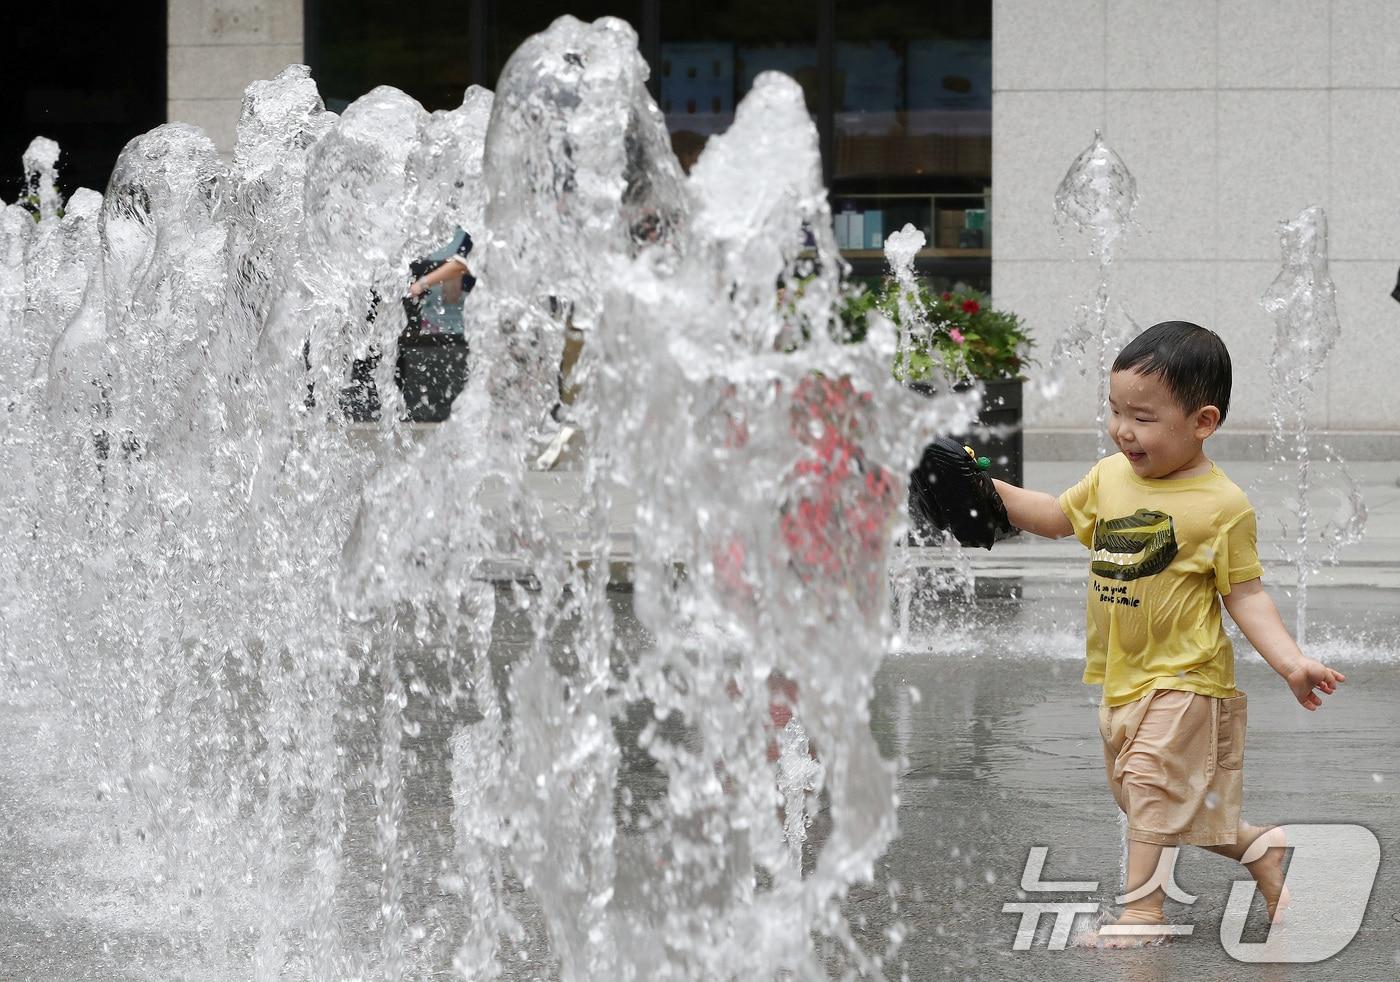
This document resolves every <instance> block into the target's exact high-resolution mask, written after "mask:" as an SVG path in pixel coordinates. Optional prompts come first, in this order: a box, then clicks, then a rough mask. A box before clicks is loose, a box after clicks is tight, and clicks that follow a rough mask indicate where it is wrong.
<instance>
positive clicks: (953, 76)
mask: <svg viewBox="0 0 1400 982" xmlns="http://www.w3.org/2000/svg"><path fill="white" fill-rule="evenodd" d="M935 10H936V13H934V15H933V16H929V13H930V11H929V9H928V8H927V7H926V5H924V4H920V3H910V2H886V3H874V4H863V5H861V6H860V7H858V8H854V9H853V8H852V7H851V6H850V5H845V4H843V5H840V9H838V12H837V16H836V79H835V88H836V112H835V119H834V120H833V124H834V127H833V128H834V140H833V148H834V153H835V160H834V161H833V166H832V175H833V178H834V179H836V180H840V179H842V178H853V177H854V178H877V179H882V180H889V179H891V178H918V177H951V178H964V179H968V180H970V181H973V182H979V181H980V182H986V181H987V180H988V179H990V177H991V169H992V161H991V139H992V132H991V118H992V98H991V89H992V71H991V69H992V56H991V44H992V35H991V10H990V5H989V4H987V3H971V2H962V3H941V4H939V5H938V6H937V7H936V8H935Z"/></svg>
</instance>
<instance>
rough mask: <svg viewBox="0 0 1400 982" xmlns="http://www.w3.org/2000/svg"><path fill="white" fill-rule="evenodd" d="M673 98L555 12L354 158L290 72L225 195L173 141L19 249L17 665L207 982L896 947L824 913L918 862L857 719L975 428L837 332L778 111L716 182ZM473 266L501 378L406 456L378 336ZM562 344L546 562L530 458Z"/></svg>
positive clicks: (797, 145) (19, 217)
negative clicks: (455, 249)
mask: <svg viewBox="0 0 1400 982" xmlns="http://www.w3.org/2000/svg"><path fill="white" fill-rule="evenodd" d="M645 81H646V66H645V64H644V63H643V61H642V59H641V58H640V56H639V55H638V53H637V49H636V36H635V34H634V33H633V31H632V30H631V28H629V27H628V26H627V25H626V24H624V23H622V22H621V21H617V20H613V19H603V20H600V21H598V22H596V23H594V24H591V25H590V24H583V23H580V22H578V21H576V20H574V19H572V18H568V17H566V18H561V19H560V20H559V21H557V22H555V24H554V25H553V26H551V27H550V28H549V30H547V31H545V32H543V33H542V34H540V35H537V36H535V37H533V38H531V39H529V40H528V41H527V42H526V43H525V44H524V45H523V46H522V47H521V49H520V50H519V51H517V52H516V54H515V55H514V56H513V57H512V58H511V59H510V61H509V63H508V64H507V66H506V68H505V70H504V71H503V73H502V75H501V79H500V82H499V85H498V89H497V91H496V93H495V94H494V97H493V96H492V95H491V94H490V93H486V92H484V91H482V90H471V91H469V92H468V93H467V95H466V99H465V100H464V102H463V105H462V107H461V108H459V109H457V110H453V111H452V112H447V113H432V114H429V113H426V112H424V111H423V109H422V108H421V107H420V106H419V105H418V104H417V103H416V102H414V101H413V100H412V99H410V98H409V97H407V96H406V95H404V94H403V93H401V92H398V91H396V90H394V89H390V88H383V87H382V88H378V89H375V90H374V91H372V92H370V93H369V94H367V95H366V96H364V97H363V98H361V99H359V100H357V101H356V102H355V103H354V104H352V105H351V106H350V107H349V108H347V109H346V111H345V112H344V113H343V114H341V115H340V116H336V115H335V114H332V113H328V112H326V111H325V110H324V108H323V106H322V104H321V101H320V98H319V96H318V95H317V93H316V89H315V86H314V83H313V82H312V81H311V79H310V77H309V74H308V72H307V70H306V69H305V68H301V67H296V66H294V67H292V68H289V69H287V70H286V71H284V72H283V73H281V74H280V75H279V76H277V77H276V78H275V79H272V80H269V81H265V82H259V83H255V84H254V85H253V86H251V87H250V88H249V90H248V93H247V95H246V97H245V100H244V104H243V112H242V118H241V120H240V123H239V128H238V142H237V147H236V149H235V152H234V155H233V159H232V162H231V163H230V164H225V163H224V162H223V161H221V160H220V158H219V157H218V155H217V153H216V152H215V150H214V147H213V145H212V144H211V143H210V141H209V140H208V138H207V137H206V136H204V134H203V133H201V132H199V131H198V130H196V129H194V128H191V127H188V126H183V125H180V124H168V125H165V126H161V127H158V128H157V129H155V130H153V131H152V132H150V133H148V134H145V135H144V136H141V137H138V138H137V139H136V140H133V141H132V142H131V143H130V144H129V145H128V146H127V148H126V149H125V150H124V151H123V153H122V155H121V157H120V159H119V160H118V161H117V164H116V167H115V169H114V172H113V177H112V181H111V184H110V186H109V188H108V189H107V193H106V194H105V195H104V196H102V197H101V199H100V200H99V198H98V197H97V196H96V195H94V194H92V193H91V192H79V193H77V194H75V195H74V196H73V197H72V198H71V199H70V200H69V201H68V203H67V205H66V208H65V210H64V211H63V213H62V215H61V216H60V215H59V214H58V208H57V206H56V204H54V203H52V202H51V201H50V199H48V198H45V197H44V196H43V195H44V194H47V193H48V192H47V191H45V192H43V194H41V196H40V200H41V207H40V209H39V215H38V219H37V221H36V220H35V219H34V218H33V217H31V215H30V214H29V213H28V212H27V211H25V210H24V209H22V208H19V207H18V206H9V207H7V208H6V209H5V212H4V215H3V222H2V223H0V235H3V243H0V257H3V268H0V274H3V279H0V286H3V292H0V318H3V320H0V330H3V331H4V332H5V334H6V336H7V337H9V338H10V341H11V351H12V352H15V353H18V355H19V356H18V357H15V358H13V359H12V360H11V362H10V364H9V365H8V366H7V368H6V371H7V373H8V374H9V376H10V377H9V378H8V379H7V381H8V382H10V383H11V385H10V388H9V391H10V392H11V393H13V394H14V395H13V400H12V404H11V406H10V412H9V413H8V414H7V415H6V416H5V418H4V422H3V425H4V431H3V440H2V441H0V454H3V463H4V468H5V471H4V472H5V473H6V474H8V475H10V477H9V478H7V480H6V481H5V482H4V485H3V501H0V507H3V510H4V512H5V516H6V518H7V520H8V521H7V527H8V528H11V529H15V530H26V531H25V532H24V533H23V534H13V535H11V536H9V537H7V539H6V541H5V542H4V543H3V546H2V547H0V565H3V568H4V569H5V571H6V572H7V573H8V574H13V575H12V576H7V582H10V583H12V584H15V586H14V587H13V588H12V591H11V593H10V595H9V596H8V597H7V603H6V604H5V606H4V623H3V631H4V637H5V640H6V642H7V643H6V647H5V654H4V656H3V658H4V663H3V666H4V671H5V674H6V676H7V678H9V679H12V680H15V681H16V684H19V685H23V686H26V687H28V688H29V689H31V690H32V691H33V692H34V693H35V696H34V698H35V699H36V700H39V701H40V702H41V703H43V704H44V705H46V706H48V707H49V708H50V709H51V710H52V711H53V712H54V713H66V714H69V715H67V716H64V717H63V718H64V719H65V720H66V722H65V724H64V725H65V726H71V727H72V730H71V734H72V735H71V738H70V739H71V743H72V749H73V756H74V767H75V768H79V769H80V771H81V773H83V774H84V775H87V777H86V778H85V779H86V780H90V781H91V783H92V786H93V787H94V788H95V789H96V794H97V796H98V798H99V799H100V801H101V803H102V809H103V812H102V814H103V816H104V821H105V822H107V823H108V824H107V825H106V829H107V830H108V831H107V832H106V833H104V838H103V845H104V848H108V849H110V850H112V851H113V852H114V853H115V854H118V855H124V856H126V857H127V858H128V861H130V862H131V863H132V864H133V865H132V867H131V869H130V871H129V874H128V875H129V877H130V883H133V884H137V883H139V884H140V885H141V886H140V888H139V890H138V889H137V888H136V887H134V886H133V887H132V888H131V892H132V895H133V897H135V896H139V897H142V898H145V899H144V900H142V901H141V903H144V904H145V906H144V907H142V908H141V910H142V911H143V913H142V914H141V915H138V916H143V917H146V918H148V919H149V920H150V921H153V922H155V923H158V924H161V925H162V926H163V928H164V929H165V930H166V931H168V933H169V935H170V937H172V938H175V939H177V941H176V942H175V943H176V945H177V947H179V948H180V949H181V950H183V951H185V952H186V953H187V954H188V955H189V957H190V958H191V959H192V960H193V961H194V962H196V963H198V964H199V965H201V966H202V968H203V969H204V970H205V971H207V972H208V973H209V974H211V975H213V976H215V977H236V978H246V977H249V976H250V975H251V976H252V977H254V978H258V979H273V978H278V979H281V978H315V979H322V978H325V979H329V978H360V977H369V976H371V975H372V976H375V977H380V976H382V977H385V978H389V979H401V978H417V977H423V976H425V975H427V974H429V973H432V972H443V971H447V970H448V969H449V968H455V970H456V972H457V973H458V974H459V975H461V976H463V977H468V978H474V979H484V978H495V977H516V976H520V975H525V976H531V977H533V976H536V975H539V974H545V975H558V976H559V977H561V978H565V979H585V978H618V979H625V978H649V979H650V978H720V977H773V976H779V975H786V976H787V977H795V978H817V977H825V976H826V975H827V974H829V973H840V972H841V971H843V970H846V969H859V970H861V971H863V972H865V973H867V974H869V975H872V976H879V975H880V974H881V973H882V971H883V966H884V965H885V964H886V962H887V960H888V958H889V956H890V954H891V952H892V951H893V949H894V948H895V947H896V946H897V944H898V941H899V937H900V933H901V932H900V931H899V930H898V928H897V927H896V928H892V929H891V930H890V931H889V934H888V938H887V939H886V940H887V944H885V945H884V946H883V947H880V948H879V950H872V949H870V947H869V945H867V944H863V943H861V942H860V941H859V940H857V938H856V935H855V933H854V932H853V930H852V927H851V925H850V923H849V922H848V920H847V917H846V914H845V912H844V910H843V907H842V901H843V898H844V897H845V896H846V894H847V893H848V891H849V890H850V889H851V887H852V886H853V884H856V883H860V882H863V881H868V880H869V879H870V878H871V877H872V871H873V865H874V863H875V862H876V860H877V859H878V857H879V856H880V855H881V854H882V853H883V852H884V850H885V848H886V846H887V845H888V843H889V842H890V841H891V839H892V837H893V835H894V832H895V825H894V773H893V765H892V764H891V763H890V762H889V761H886V760H884V759H882V757H881V755H880V754H879V752H878V751H877V748H876V745H875V742H874V740H873V738H872V736H871V732H870V726H869V709H868V704H869V700H870V695H871V690H872V679H873V676H874V672H875V669H876V667H877V666H878V665H879V663H880V660H881V658H882V657H883V655H884V654H885V652H886V650H887V648H888V646H889V643H890V639H891V635H892V629H891V627H892V626H891V623H890V621H891V618H890V612H889V603H888V599H887V589H888V588H887V566H888V562H889V549H890V542H891V540H892V538H893V537H894V535H895V534H896V529H897V527H898V526H899V525H900V524H901V518H900V516H901V515H902V512H903V506H904V475H905V474H907V473H908V472H909V470H910V468H911V466H912V464H913V461H914V459H915V456H916V453H917V450H918V448H919V447H921V446H923V445H924V443H926V442H928V440H929V439H931V437H932V436H933V435H934V433H935V432H936V431H937V430H938V429H939V428H940V427H947V426H954V427H957V426H963V425H966V423H967V422H968V419H967V418H966V415H965V413H966V408H965V400H964V399H962V398H961V397H956V398H955V397H952V396H951V395H950V396H949V397H947V398H942V399H926V398H923V397H920V396H914V395H911V394H909V393H908V392H907V391H906V390H905V389H904V388H903V387H902V386H901V385H900V384H899V383H898V382H897V381H896V380H895V379H893V378H892V377H891V373H890V370H889V366H890V364H891V360H892V358H893V356H894V352H895V345H896V338H895V337H894V333H893V330H892V329H891V328H890V326H889V325H888V324H887V323H880V324H876V325H874V326H873V327H872V330H871V334H870V338H869V339H868V341H867V342H866V343H864V344H861V345H848V344H843V343H840V341H839V339H838V338H837V337H835V336H834V334H836V333H839V332H835V331H834V329H833V325H835V324H836V322H837V317H836V314H835V305H836V302H837V298H838V296H839V292H840V278H841V275H842V269H843V267H842V263H841V261H840V257H839V251H838V250H837V248H836V244H835V241H834V239H833V237H832V232H831V216H830V213H829V210H828V206H827V202H826V194H825V189H824V188H823V186H822V184H821V178H820V174H821V168H820V158H819V152H818V141H817V134H816V130H815V128H814V126H813V124H812V121H811V118H810V116H809V115H808V113H807V111H806V108H805V105H804V103H803V98H802V93H801V89H800V88H799V87H798V86H797V84H796V83H795V82H793V81H792V80H791V79H790V78H787V77H786V76H782V75H779V74H776V73H768V74H765V75H761V76H760V77H759V78H758V79H756V80H755V82H754V85H753V88H752V90H751V92H750V93H749V94H748V96H746V98H745V99H744V101H743V102H742V103H741V104H740V105H739V107H738V109H737V112H736V115H735V121H734V124H733V126H732V127H731V129H730V130H729V132H727V133H725V134H721V135H719V136H716V137H714V138H713V139H712V140H711V141H710V143H709V145H708V146H707V148H706V150H705V152H704V153H703V155H702V156H701V158H700V160H699V161H698V163H697V165H696V166H695V168H694V170H693V172H692V173H691V175H690V176H689V177H688V178H687V177H686V176H684V175H682V174H681V172H680V169H679V167H678V165H677V163H676V160H675V158H674V156H673V155H672V153H671V151H670V148H669V143H668V140H667V137H666V132H665V127H664V123H663V120H662V118H661V116H660V114H659V112H658V110H657V109H656V107H655V105H654V104H653V103H652V101H651V99H650V97H649V96H648V94H647V92H646V88H645ZM36 159H37V158H36ZM44 159H45V160H47V159H48V158H47V157H45V158H44ZM27 163H28V161H27ZM40 163H42V161H40ZM40 187H41V188H48V187H51V182H50V184H47V185H46V184H43V183H42V181H41V182H40ZM45 202H47V203H45ZM458 225H460V226H462V227H464V228H468V229H469V230H470V231H471V232H472V234H473V236H474V238H475V240H476V242H477V249H478V250H479V252H478V253H474V263H473V269H474V272H475V273H476V274H477V276H478V283H479V285H478V287H477V293H476V294H474V296H473V304H472V306H473V314H472V317H473V324H472V326H471V327H470V328H469V330H470V332H471V344H472V348H471V359H472V361H471V374H470V379H469V382H468V384H467V386H466V388H465V390H464V391H463V392H462V393H461V395H460V396H459V397H458V399H457V400H456V403H455V405H454V409H453V413H452V416H451V419H450V420H449V421H448V422H447V423H445V424H442V425H441V426H439V427H438V428H437V429H435V430H434V431H433V432H432V433H431V434H430V435H428V436H426V437H425V438H422V439H416V438H415V437H414V436H413V434H412V433H410V431H409V430H408V429H407V428H406V427H405V426H404V425H403V424H402V423H401V421H400V417H401V415H402V413H401V409H402V406H401V405H399V404H396V399H397V396H396V394H395V390H394V386H393V385H392V380H391V373H392V366H393V363H394V357H393V352H394V345H395V343H396V339H397V337H398V335H399V333H400V331H401V329H402V327H403V323H404V320H403V312H402V309H401V307H400V305H399V304H398V303H397V298H398V297H399V296H400V295H401V294H402V291H403V289H404V286H405V283H406V280H405V276H406V271H407V267H408V262H409V260H411V259H412V258H414V257H415V256H417V255H421V254H423V253H425V252H426V251H428V250H429V249H431V248H432V247H433V246H435V245H436V244H438V242H440V241H441V240H442V239H444V238H446V237H447V235H448V234H449V232H450V229H452V228H453V227H454V226H458ZM809 241H814V243H815V245H814V247H810V246H809V245H808V242H809ZM79 283H81V284H82V285H81V287H79V286H78V284H79ZM566 327H572V328H575V329H579V330H583V331H585V332H586V333H587V338H588V343H587V344H586V346H585V349H584V354H583V357H582V361H581V364H580V370H579V377H580V378H581V380H582V382H581V395H580V397H579V399H578V401H577V402H576V404H575V405H574V406H573V407H572V416H573V422H574V423H575V425H577V427H578V429H579V432H580V434H581V439H582V446H583V447H584V465H583V471H582V480H581V484H580V486H579V489H578V493H577V499H576V500H575V501H573V502H572V504H571V510H572V512H573V516H574V519H573V521H572V522H571V523H570V524H569V528H568V530H567V531H565V532H561V531H560V530H559V529H558V527H557V526H556V525H553V524H551V522H550V521H549V520H548V516H547V511H548V505H549V503H548V501H547V500H546V498H545V497H544V496H543V493H542V491H541V485H540V484H539V483H538V482H536V481H534V480H532V477H531V475H530V473H529V472H528V470H527V466H526V462H527V461H528V460H529V459H531V458H532V457H533V455H534V453H535V452H536V450H537V443H538V438H539V435H540V433H541V431H542V428H543V427H545V426H546V422H545V421H546V420H547V418H548V416H549V414H550V411H551V409H552V406H553V403H554V401H555V399H556V398H557V378H556V374H557V368H558V364H559V356H560V352H561V350H562V345H563V336H564V331H565V329H566ZM372 350H378V351H380V352H382V353H383V354H384V357H382V358H381V360H380V362H379V368H378V378H377V382H378V391H379V392H380V393H381V395H382V396H383V397H384V411H383V412H382V413H381V415H380V419H379V420H378V422H376V423H374V424H369V425H359V426H355V425H352V424H350V423H349V422H348V421H347V419H346V417H345V415H344V414H343V413H342V412H341V411H340V407H339V399H338V395H339V392H340V389H341V388H342V387H343V386H344V384H345V381H346V379H347V377H348V373H349V369H350V365H351V364H352V362H353V361H354V360H355V359H357V358H362V357H364V356H365V355H366V353H368V352H370V351H372ZM619 487H623V488H627V489H629V490H630V491H631V492H633V494H634V495H635V505H630V506H627V507H630V508H632V513H631V514H630V515H629V516H628V519H629V520H630V522H631V524H633V526H634V527H635V536H634V543H633V556H632V563H631V573H630V577H631V579H630V585H629V588H630V590H631V595H630V600H631V606H632V609H633V611H634V612H635V622H629V623H627V624H621V623H620V622H619V619H618V618H619V614H618V609H617V608H618V604H617V598H618V596H619V591H618V589H617V586H618V585H617V584H614V583H613V582H612V580H611V569H612V562H611V560H612V535H611V532H610V529H611V523H612V522H613V521H614V520H615V515H614V513H615V511H616V510H617V509H618V508H620V507H624V505H625V501H624V499H623V498H621V497H619V496H618V494H617V489H618V488H619ZM631 500H632V499H631V498H628V499H626V501H631ZM45 700H47V702H45ZM65 707H66V708H65ZM123 830H125V831H123ZM132 834H135V836H136V841H135V842H132V841H131V838H130V836H131V835H132ZM128 900H129V901H130V902H131V903H136V902H137V901H136V900H131V899H130V898H127V900H124V901H123V903H126V902H128Z"/></svg>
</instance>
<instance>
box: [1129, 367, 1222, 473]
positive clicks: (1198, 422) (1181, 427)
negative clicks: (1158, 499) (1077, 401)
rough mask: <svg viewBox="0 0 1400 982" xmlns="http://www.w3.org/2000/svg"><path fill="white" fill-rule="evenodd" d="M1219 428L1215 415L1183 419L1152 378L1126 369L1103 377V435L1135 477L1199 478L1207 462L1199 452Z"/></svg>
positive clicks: (1199, 413) (1207, 410) (1203, 412)
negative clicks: (1106, 379) (1110, 439)
mask: <svg viewBox="0 0 1400 982" xmlns="http://www.w3.org/2000/svg"><path fill="white" fill-rule="evenodd" d="M1219 425H1220V410H1219V409H1217V408H1216V407H1215V406H1202V407H1200V408H1199V409H1197V410H1195V411H1194V412H1189V413H1188V412H1187V411H1186V410H1184V409H1182V408H1181V404H1180V403H1179V402H1177V401H1176V398H1175V397H1174V396H1173V395H1172V393H1171V391H1170V390H1169V389H1168V388H1167V387H1166V385H1165V384H1163V382H1162V379H1161V377H1160V376H1158V375H1144V374H1142V373H1141V372H1137V371H1134V370H1132V369H1126V370H1122V371H1117V372H1114V373H1113V374H1112V375H1111V376H1110V377H1109V383H1108V433H1109V436H1111V437H1113V442H1114V443H1115V444H1117V446H1118V449H1119V450H1121V451H1123V456H1125V457H1127V458H1128V462H1129V463H1130V464H1132V467H1133V473H1135V474H1137V475H1138V477H1146V478H1158V479H1162V478H1178V477H1193V476H1195V475H1196V474H1203V473H1205V471H1206V470H1208V469H1209V467H1210V461H1209V460H1207V459H1206V455H1205V453H1204V452H1203V450H1202V449H1201V448H1202V445H1203V444H1204V443H1205V440H1206V437H1208V436H1210V435H1211V434H1212V433H1214V432H1215V428H1216V427H1217V426H1219Z"/></svg>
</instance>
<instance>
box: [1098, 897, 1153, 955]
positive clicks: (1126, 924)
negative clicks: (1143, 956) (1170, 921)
mask: <svg viewBox="0 0 1400 982" xmlns="http://www.w3.org/2000/svg"><path fill="white" fill-rule="evenodd" d="M1165 922H1166V918H1165V917H1163V916H1162V912H1161V911H1160V910H1139V909H1137V908H1135V907H1124V908H1123V913H1122V914H1121V915H1120V916H1119V918H1118V920H1116V921H1112V922H1110V923H1108V924H1104V925H1102V926H1100V928H1099V930H1098V933H1097V935H1096V937H1095V942H1096V944H1097V945H1098V947H1100V948H1141V947H1142V946H1143V945H1149V944H1158V943H1160V942H1161V941H1162V940H1163V939H1164V938H1166V934H1164V933H1160V932H1157V931H1152V930H1149V929H1150V928H1151V927H1155V926H1157V925H1160V924H1163V923H1165ZM1116 927H1123V928H1131V929H1132V930H1127V931H1124V932H1123V933H1121V934H1120V933H1116V932H1113V931H1107V930H1105V929H1107V928H1116Z"/></svg>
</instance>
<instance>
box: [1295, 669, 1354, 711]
mask: <svg viewBox="0 0 1400 982" xmlns="http://www.w3.org/2000/svg"><path fill="white" fill-rule="evenodd" d="M1346 680H1347V677H1346V676H1345V675H1343V674H1342V673H1341V672H1339V671H1337V670H1336V669H1333V668H1328V667H1327V666H1326V665H1324V664H1322V662H1320V661H1315V660H1313V659H1311V658H1304V659H1303V660H1302V661H1301V662H1299V663H1298V667H1297V668H1295V669H1293V671H1291V672H1289V673H1288V674H1287V675H1286V676H1284V681H1285V682H1287V683H1288V687H1289V688H1290V689H1292V690H1293V698H1295V699H1297V700H1298V705H1300V706H1302V707H1303V708H1304V709H1306V710H1309V711H1311V712H1316V711H1317V710H1318V709H1319V708H1321V706H1322V698H1321V696H1319V695H1318V692H1322V693H1323V694H1325V695H1329V696H1330V695H1331V694H1332V693H1334V692H1336V691H1337V683H1338V682H1345V681H1346ZM1314 690H1317V691H1314Z"/></svg>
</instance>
